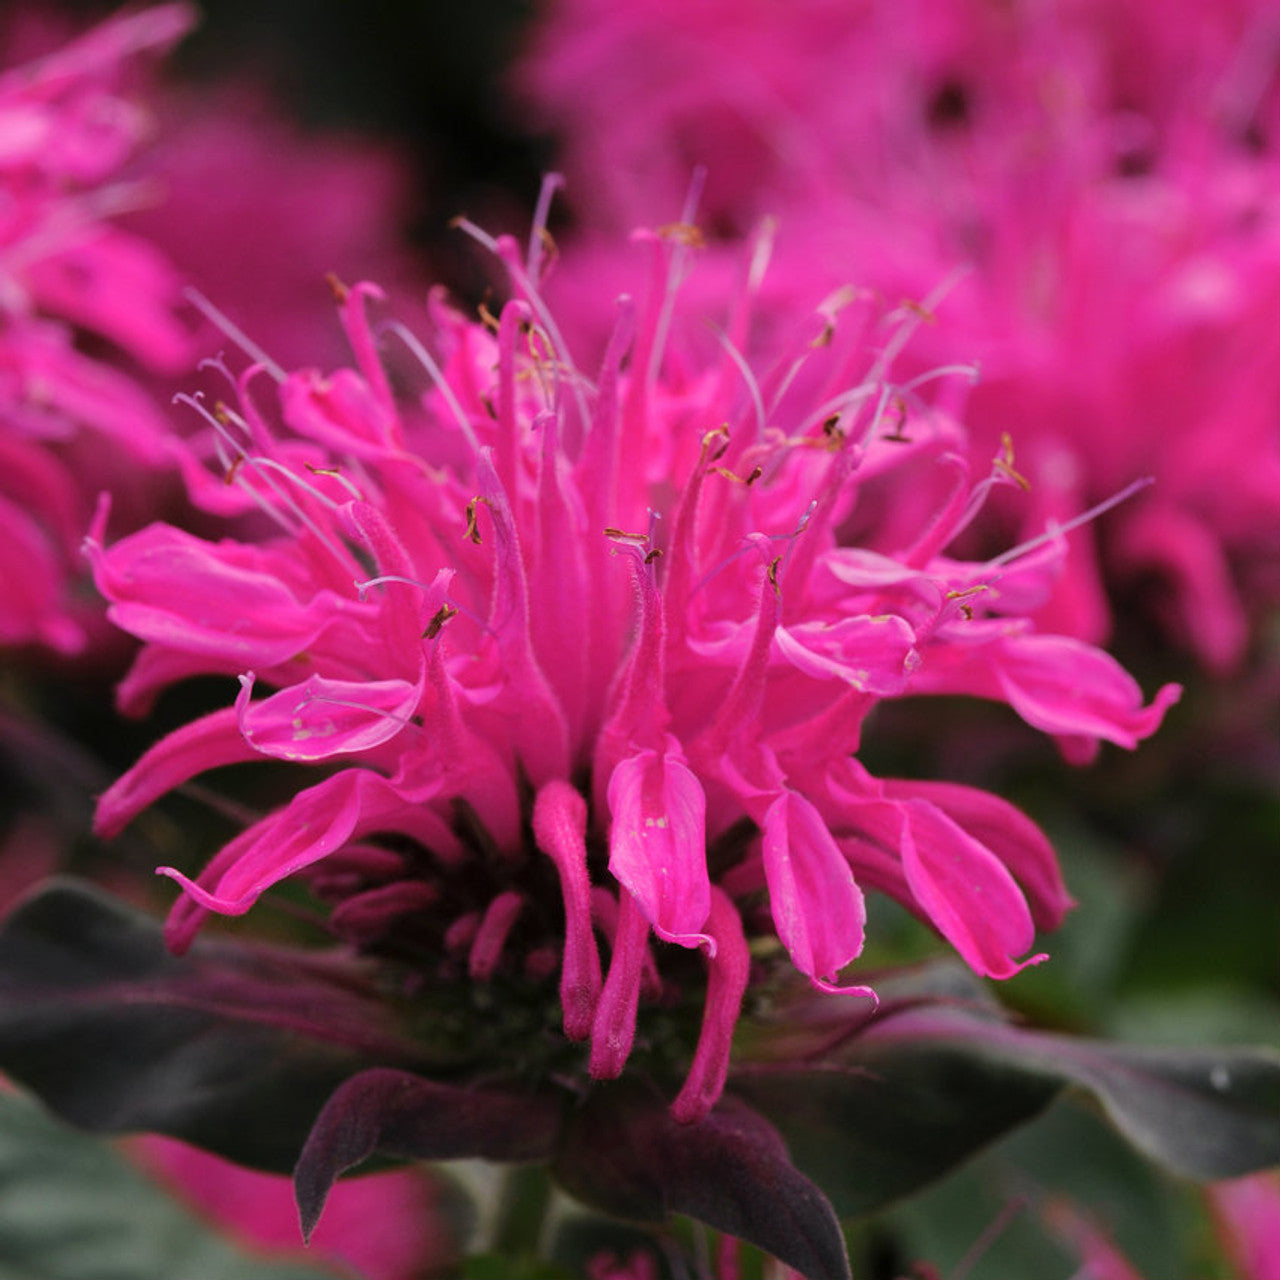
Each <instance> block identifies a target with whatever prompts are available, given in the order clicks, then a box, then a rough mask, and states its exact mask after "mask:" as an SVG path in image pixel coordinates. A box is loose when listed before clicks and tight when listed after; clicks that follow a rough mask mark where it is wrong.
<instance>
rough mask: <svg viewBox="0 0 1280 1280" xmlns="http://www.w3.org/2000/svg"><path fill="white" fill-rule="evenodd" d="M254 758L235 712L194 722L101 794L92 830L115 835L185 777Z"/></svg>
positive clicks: (232, 709) (165, 740)
mask: <svg viewBox="0 0 1280 1280" xmlns="http://www.w3.org/2000/svg"><path fill="white" fill-rule="evenodd" d="M256 754H257V752H256V751H255V750H254V749H253V747H252V746H250V745H249V744H248V743H247V742H246V741H245V740H244V737H243V735H242V734H241V733H240V726H239V723H238V715H237V712H236V708H235V707H224V708H222V709H220V710H218V711H214V712H211V713H210V714H209V715H207V716H202V717H201V718H200V719H199V720H193V721H192V722H191V723H190V724H186V725H183V726H182V728H180V729H175V730H174V731H173V733H170V734H167V735H166V736H165V737H163V738H161V739H160V741H159V742H157V743H156V744H155V746H153V747H151V748H150V749H149V750H148V751H147V752H146V753H145V754H144V755H143V756H142V757H141V758H140V759H139V760H138V762H137V764H135V765H134V766H133V768H132V769H130V770H129V772H128V773H126V774H124V775H123V776H122V777H120V778H118V779H117V780H116V781H115V782H114V783H112V785H111V786H110V787H108V788H107V790H106V791H104V792H103V793H102V795H101V797H100V798H99V800H98V807H97V811H96V812H95V814H94V819H93V829H94V831H95V832H96V833H97V834H98V835H100V836H113V835H117V834H118V833H119V832H121V831H122V830H124V828H125V827H126V826H127V825H128V824H129V823H130V822H132V821H133V819H134V818H135V817H137V815H138V814H139V813H141V812H142V810H143V809H145V808H146V807H147V806H148V805H149V804H151V803H152V802H153V801H155V800H156V799H158V798H159V797H160V796H162V795H164V794H165V793H166V792H168V791H172V790H173V788H174V787H177V786H181V784H182V783H184V782H186V781H187V780H188V779H189V778H194V777H195V776H196V774H198V773H203V772H204V771H205V770H206V769H216V768H218V767H219V766H220V765H226V764H238V763H240V762H241V761H244V760H252V759H253V758H254V756H255V755H256Z"/></svg>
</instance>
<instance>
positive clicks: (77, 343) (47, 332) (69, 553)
mask: <svg viewBox="0 0 1280 1280" xmlns="http://www.w3.org/2000/svg"><path fill="white" fill-rule="evenodd" d="M193 19H194V13H193V11H192V10H191V9H190V8H188V7H187V6H186V5H182V4H170V5H162V6H158V7H156V8H153V9H150V10H147V11H145V12H142V13H135V14H132V15H127V16H122V17H119V18H116V19H113V20H111V21H109V22H106V23H104V24H102V25H101V26H99V27H97V28H95V29H94V30H93V31H90V32H88V33H87V34H85V35H84V36H82V37H81V38H80V39H79V40H76V41H74V42H73V43H71V44H69V45H67V46H66V47H65V48H63V49H60V50H58V51H57V52H55V53H52V54H50V55H49V56H47V57H45V58H42V59H39V60H38V61H36V62H33V63H30V64H27V65H24V66H20V67H17V68H14V69H11V70H8V71H6V72H5V73H4V74H3V75H0V577H2V578H3V581H4V584H5V589H4V592H3V593H2V595H0V645H26V644H38V645H41V646H46V647H48V648H51V649H54V650H57V651H61V652H64V653H71V652H77V651H79V650H81V649H83V648H84V646H85V644H86V641H87V636H86V627H87V626H88V625H89V624H90V623H91V621H92V617H91V614H90V610H88V609H86V608H85V607H84V606H83V603H82V602H78V601H77V600H76V598H75V593H74V591H73V590H72V589H71V584H70V582H69V579H70V578H71V576H72V569H73V567H74V566H76V565H77V564H78V558H77V555H76V549H77V546H78V544H79V542H80V540H81V538H82V537H83V534H84V530H85V528H86V526H87V524H88V518H89V513H90V511H91V509H92V496H91V495H90V496H88V497H86V496H85V494H84V491H83V489H82V488H81V485H80V475H79V473H80V471H81V468H84V469H85V470H89V471H93V472H94V474H95V476H96V484H97V485H99V486H100V485H101V483H102V478H103V474H104V460H108V461H106V462H105V465H106V468H107V469H106V474H110V475H116V476H118V477H124V476H126V475H128V474H130V473H133V474H134V475H136V474H138V473H145V472H147V471H153V472H154V470H155V469H156V468H158V467H160V466H162V465H164V464H165V463H166V461H167V459H168V452H167V449H168V443H169V433H168V431H167V428H166V423H165V420H164V416H163V415H162V414H161V413H159V412H158V411H157V410H156V409H155V408H154V406H153V405H152V404H151V402H150V400H149V399H148V397H147V395H146V393H145V391H144V390H143V389H142V387H141V386H140V385H139V383H138V382H137V380H136V378H135V377H134V376H132V374H131V373H128V372H125V370H124V368H122V367H121V365H122V364H123V365H125V366H128V365H130V364H131V363H132V362H135V361H136V362H137V364H138V365H140V366H143V367H145V368H147V369H150V370H153V371H161V370H167V371H169V372H172V371H173V370H174V369H176V368H178V367H181V365H182V363H183V360H184V357H185V356H186V355H187V353H188V351H189V340H190V334H189V331H188V329H187V327H186V326H185V325H184V323H183V322H182V320H181V318H180V316H179V314H178V304H179V302H180V296H179V290H178V279H177V275H176V273H175V272H174V271H173V269H172V268H171V267H170V266H169V264H168V262H167V261H166V260H165V259H164V257H163V256H162V255H161V254H160V253H159V252H158V251H157V250H156V249H155V248H154V247H153V246H152V245H151V244H149V243H148V242H146V241H143V240H141V239H139V238H137V237H134V236H131V235H129V234H127V233H125V232H123V231H120V230H119V229H118V228H117V227H115V226H114V225H113V224H112V221H111V215H113V214H115V213H118V212H119V211H120V209H121V208H124V207H128V205H129V204H131V203H133V202H134V201H136V200H137V199H138V198H139V191H138V188H137V184H135V183H129V182H125V181H123V180H122V178H121V172H122V170H123V168H124V166H125V165H126V163H127V161H128V160H129V159H130V157H131V156H132V154H133V152H134V149H135V148H136V147H137V145H138V144H139V142H140V140H141V138H142V137H143V135H144V134H145V132H146V128H147V116H146V114H145V113H144V112H143V111H142V110H141V108H140V107H139V106H138V105H137V104H136V103H135V102H134V101H133V98H132V96H131V95H130V94H129V93H127V92H126V90H125V85H126V83H127V80H128V75H129V71H130V69H131V67H132V66H133V64H135V63H136V62H137V61H138V60H139V59H140V58H142V57H143V56H145V55H147V54H155V53H157V52H160V51H163V50H164V49H166V48H167V47H168V46H169V45H171V44H172V43H173V42H174V41H175V40H176V39H177V38H178V37H179V36H180V35H181V34H182V33H183V32H184V31H185V30H186V28H187V27H188V26H189V25H190V24H191V22H192V21H193ZM86 336H88V337H89V338H90V339H91V344H86V343H85V342H84V341H83V339H84V338H85V337H86ZM103 339H105V340H106V341H107V343H109V344H111V346H112V347H113V348H114V349H115V350H116V352H117V353H118V354H119V353H123V355H124V356H125V359H124V360H123V361H122V360H120V359H119V358H117V359H116V360H114V361H109V360H108V359H103V358H101V357H100V356H99V355H97V354H90V350H89V349H86V347H89V346H90V345H92V346H96V347H101V346H102V340H103ZM120 457H123V458H125V459H127V463H126V465H124V466H121V465H120V464H119V462H118V461H116V462H115V463H114V465H112V463H111V462H110V461H109V460H111V459H117V460H118V459H119V458H120ZM95 612H96V611H95Z"/></svg>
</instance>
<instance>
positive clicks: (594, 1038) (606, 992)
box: [590, 889, 649, 1080]
mask: <svg viewBox="0 0 1280 1280" xmlns="http://www.w3.org/2000/svg"><path fill="white" fill-rule="evenodd" d="M648 940H649V922H648V920H646V919H645V916H644V912H643V911H641V909H640V907H639V905H638V904H637V903H636V901H635V899H634V898H632V896H631V895H630V894H629V893H628V892H627V891H626V890H625V889H621V890H619V893H618V927H617V929H616V931H615V932H614V935H613V955H612V957H611V958H610V961H609V976H608V977H607V978H605V981H604V988H603V990H602V991H601V992H600V1000H599V1003H598V1004H597V1005H596V1016H595V1021H594V1022H593V1023H592V1026H591V1061H590V1068H591V1075H592V1077H593V1078H594V1079H596V1080H614V1079H616V1078H617V1077H618V1076H620V1075H621V1074H622V1069H623V1067H625V1066H626V1064H627V1058H628V1057H629V1056H630V1054H631V1045H632V1042H633V1041H634V1040H635V1035H636V1011H637V1007H638V1005H639V1003H640V979H641V976H642V974H643V973H644V968H645V959H646V956H647V954H648V945H647V944H648Z"/></svg>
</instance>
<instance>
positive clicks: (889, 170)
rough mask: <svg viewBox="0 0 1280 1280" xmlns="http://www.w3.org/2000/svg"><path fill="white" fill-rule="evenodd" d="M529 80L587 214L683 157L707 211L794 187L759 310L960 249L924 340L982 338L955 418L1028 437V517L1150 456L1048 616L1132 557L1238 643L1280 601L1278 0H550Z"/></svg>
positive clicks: (1068, 613)
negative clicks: (1278, 515) (632, 0)
mask: <svg viewBox="0 0 1280 1280" xmlns="http://www.w3.org/2000/svg"><path fill="white" fill-rule="evenodd" d="M730 10H732V12H730ZM518 81H519V84H520V87H521V91H522V93H523V95H524V96H525V98H526V100H528V101H529V102H530V103H531V105H532V107H533V109H534V110H535V111H539V112H540V113H541V115H542V118H543V120H544V121H545V122H546V123H547V124H548V125H550V126H552V127H554V128H556V129H557V130H558V131H559V132H560V134H561V136H562V139H563V144H564V148H563V149H564V164H565V167H566V168H567V170H568V171H569V174H570V177H571V188H572V189H573V190H574V191H579V192H585V191H590V192H591V200H590V201H589V202H584V204H583V206H582V208H580V209H579V210H578V211H577V212H578V220H579V223H580V224H582V225H584V226H585V228H586V230H587V233H588V235H589V233H590V232H591V231H592V230H593V229H594V230H598V229H600V228H602V227H603V228H606V229H608V230H611V231H616V230H617V229H618V228H619V226H623V227H625V226H628V225H630V224H632V223H634V222H636V221H642V220H644V219H647V218H650V217H653V216H654V213H655V209H661V208H669V207H674V203H675V202H676V201H677V200H678V199H679V198H680V193H681V192H682V191H683V189H684V186H685V184H686V183H687V182H688V173H689V170H690V167H691V166H693V165H697V164H705V165H707V166H708V170H709V177H708V184H707V193H706V198H705V203H704V208H706V210H707V223H708V225H709V226H710V227H712V228H715V229H716V231H717V233H718V235H719V236H720V237H721V238H722V239H724V240H726V241H729V242H733V241H736V240H739V239H741V238H742V237H744V236H747V235H749V234H751V233H752V230H753V228H754V227H755V226H756V225H757V223H758V222H759V220H760V219H762V218H769V217H776V218H778V219H779V220H780V222H781V225H782V232H781V234H780V235H779V238H778V246H777V254H776V261H777V264H778V266H777V270H775V272H774V273H773V281H774V285H773V286H772V289H773V293H772V295H771V297H770V299H769V306H770V309H771V310H773V311H774V312H777V311H778V310H779V309H782V310H791V311H792V312H793V314H794V307H795V301H796V299H797V298H798V297H801V296H803V295H804V292H805V289H803V288H801V289H798V288H796V285H797V282H799V283H801V284H803V285H804V286H806V287H807V289H808V290H809V291H810V292H812V291H813V290H815V289H818V290H822V289H828V288H831V287H832V286H833V285H834V284H836V283H839V282H840V281H841V280H842V279H844V278H847V277H853V278H856V279H857V280H858V281H859V283H861V284H863V285H867V286H872V287H877V288H880V289H882V290H883V291H884V292H885V294H886V296H889V297H900V296H902V295H903V294H904V293H905V294H906V295H908V296H913V297H921V296H923V295H924V293H925V292H927V291H928V290H930V289H932V288H933V287H934V285H935V284H936V283H937V282H939V281H941V280H943V279H944V278H946V277H947V276H948V275H949V274H950V273H952V272H954V271H955V270H956V268H957V267H967V268H971V269H970V270H969V273H968V275H967V276H965V278H964V279H963V280H962V281H961V282H960V283H959V284H958V285H957V287H956V288H955V290H954V291H953V292H952V294H951V295H950V296H949V298H948V300H947V304H946V308H945V318H946V321H947V323H946V324H945V325H942V326H939V327H938V329H937V330H936V332H935V333H933V334H929V335H925V338H926V340H925V342H923V343H921V344H919V346H918V348H917V350H918V352H919V353H920V355H921V356H922V357H923V359H924V361H925V363H926V365H927V364H930V363H943V362H945V361H947V360H951V359H963V360H978V361H980V362H981V364H982V369H983V378H982V380H981V382H980V383H979V384H978V385H977V387H976V388H975V390H974V393H973V397H972V400H971V402H970V405H969V409H968V411H967V413H966V421H967V422H969V423H970V424H971V426H972V429H973V431H974V433H975V436H974V438H975V443H976V444H977V445H978V446H979V447H980V448H987V449H989V450H994V448H995V446H996V443H997V442H998V441H999V439H1000V437H1001V436H1002V435H1003V434H1005V433H1010V434H1013V435H1014V436H1015V438H1016V439H1017V440H1018V443H1019V457H1020V459H1021V462H1022V465H1023V468H1024V470H1025V472H1026V474H1027V475H1028V476H1029V477H1030V478H1031V479H1033V481H1035V484H1034V487H1033V495H1032V498H1031V500H1030V501H1029V502H1028V503H1026V504H1024V505H1023V507H1022V509H1021V510H1022V515H1023V517H1024V518H1025V519H1026V521H1027V522H1028V525H1027V526H1026V527H1029V528H1032V529H1034V528H1038V527H1042V525H1043V522H1044V521H1045V520H1046V519H1058V520H1061V519H1063V518H1065V517H1066V516H1068V515H1069V514H1071V513H1072V512H1073V511H1076V510H1079V509H1080V508H1081V507H1083V506H1087V505H1089V504H1090V503H1093V502H1097V501H1100V500H1102V499H1103V498H1105V497H1106V496H1108V495H1109V494H1111V493H1113V492H1114V491H1115V490H1116V489H1118V488H1120V487H1121V486H1123V485H1124V484H1125V483H1127V481H1128V480H1129V479H1130V478H1131V477H1132V475H1133V474H1135V472H1145V473H1149V474H1152V475H1154V476H1155V477H1156V479H1157V483H1156V484H1155V485H1153V486H1152V487H1151V489H1150V490H1149V491H1147V492H1146V493H1145V494H1143V495H1142V496H1141V497H1140V498H1138V499H1136V500H1135V501H1134V502H1132V503H1130V504H1126V505H1125V507H1124V508H1123V509H1122V510H1121V511H1120V512H1119V513H1118V514H1116V515H1115V516H1113V517H1111V519H1110V520H1109V521H1108V522H1107V523H1106V524H1104V525H1102V526H1099V528H1100V529H1105V532H1106V537H1105V541H1104V542H1100V543H1098V544H1094V543H1093V542H1092V540H1091V539H1090V538H1089V535H1087V534H1085V535H1081V539H1080V541H1081V544H1082V545H1081V547H1080V549H1079V550H1080V554H1077V555H1076V556H1074V557H1073V559H1072V563H1071V564H1070V565H1069V566H1068V567H1067V569H1066V571H1065V573H1064V575H1063V578H1062V581H1061V583H1060V585H1059V588H1058V591H1057V592H1056V594H1055V598H1054V600H1053V601H1052V602H1051V603H1050V605H1049V607H1048V609H1047V610H1046V612H1045V613H1044V614H1043V615H1042V618H1041V621H1042V622H1044V624H1045V625H1046V626H1048V627H1050V628H1051V629H1053V630H1060V631H1063V632H1066V633H1068V634H1072V635H1076V636H1078V637H1080V638H1082V639H1086V640H1089V641H1091V642H1095V643H1096V642H1100V641H1101V640H1103V639H1104V638H1105V637H1106V634H1107V632H1108V630H1109V628H1110V626H1111V619H1112V613H1113V605H1114V601H1115V599H1116V598H1117V596H1118V595H1120V594H1121V593H1123V592H1126V591H1129V590H1132V589H1133V588H1134V586H1135V584H1137V583H1142V584H1143V585H1144V586H1145V588H1146V589H1147V590H1146V595H1147V598H1148V601H1150V600H1151V599H1152V598H1153V596H1154V597H1155V598H1156V599H1157V600H1158V603H1157V605H1156V608H1155V610H1154V612H1156V613H1158V614H1160V615H1161V616H1162V620H1163V622H1164V623H1165V624H1166V625H1167V627H1168V630H1169V632H1170V634H1172V635H1174V636H1176V637H1177V638H1178V641H1179V643H1180V644H1181V645H1184V646H1186V647H1188V648H1190V649H1191V650H1193V651H1194V652H1195V654H1196V655H1197V656H1198V657H1199V658H1200V660H1201V661H1202V662H1203V663H1204V664H1205V665H1206V666H1207V667H1208V668H1210V669H1211V670H1214V671H1217V672H1225V671H1229V670H1232V669H1234V668H1236V667H1238V666H1239V665H1240V663H1241V662H1242V660H1243V659H1244V657H1245V655H1246V653H1247V651H1248V649H1249V645H1250V642H1251V638H1252V637H1253V636H1255V635H1256V631H1257V626H1256V624H1257V622H1258V620H1259V619H1260V618H1261V617H1262V616H1263V615H1264V614H1266V613H1269V612H1274V610H1275V608H1276V607H1277V605H1280V539H1278V538H1277V535H1276V522H1275V519H1274V510H1275V501H1276V495H1277V494H1278V493H1280V442H1278V440H1277V433H1276V430H1275V422H1276V415H1275V406H1276V403H1277V402H1278V401H1280V334H1278V331H1277V326H1276V325H1275V323H1274V317H1275V315H1276V314H1277V309H1278V308H1280V200H1278V197H1277V192H1278V191H1280V185H1277V180H1276V172H1277V170H1276V163H1277V151H1276V145H1275V139H1276V137H1277V133H1278V131H1280V25H1278V24H1277V21H1276V18H1275V14H1274V12H1273V11H1272V8H1271V6H1268V5H1265V4H1261V3H1257V2H1256V0H1242V3H1239V4H1233V5H1226V6H1221V7H1219V6H1215V7H1214V8H1213V10H1212V11H1209V10H1206V9H1205V7H1204V6H1202V5H1198V4H1189V5H1179V6H1178V7H1177V13H1176V16H1174V15H1173V14H1171V12H1170V11H1169V9H1168V7H1167V6H1155V5H1150V4H1134V5H1126V6H1124V7H1123V8H1118V7H1117V6H1115V5H1110V4H1106V3H1094V2H1093V0H1084V2H1082V3H1073V4H1065V5H1021V4H1011V5H1006V6H992V5H989V4H985V3H980V2H975V3H960V4H953V3H950V2H949V0H924V2H923V3H920V4H915V5H913V6H912V18H911V21H910V22H909V23H904V22H903V21H902V15H901V12H900V9H899V7H898V6H896V5H894V4H882V3H868V4H864V5H856V6H850V5H847V4H841V3H831V0H806V2H804V3H800V4H796V5H786V6H778V5H775V4H769V3H752V4H747V5H726V4H724V3H723V0H701V2H698V3H690V4H679V5H675V4H672V5H668V4H656V5H655V4H625V3H624V4H612V3H600V0H562V3H560V4H558V5H556V6H554V7H553V8H552V9H551V10H550V14H549V17H548V19H547V20H546V22H545V23H544V26H543V28H542V30H541V32H540V33H539V34H536V36H535V39H534V42H533V46H532V48H531V51H530V53H529V55H528V56H527V58H526V59H525V62H524V64H523V66H522V67H521V68H520V69H519V75H518ZM587 102H589V103H591V106H590V107H586V106H584V103H587ZM588 175H589V176H588ZM579 234H582V233H581V232H580V233H579ZM606 257H607V255H606V253H605V252H604V251H603V250H601V249H599V248H598V247H597V248H596V250H595V252H594V260H593V261H592V262H591V263H590V265H589V267H586V268H583V273H584V274H585V275H586V276H587V277H588V278H589V279H592V280H595V279H599V278H600V276H601V273H602V271H603V270H607V268H606V267H602V263H601V260H602V259H604V258H606ZM570 274H571V273H570ZM566 292H567V295H568V296H569V297H572V296H573V293H574V290H573V289H572V287H571V286H569V287H567V289H566ZM1010 527H1011V528H1016V526H1013V525H1010ZM1153 581H1154V582H1155V583H1157V584H1159V590H1158V591H1157V592H1155V593H1153V592H1152V591H1151V590H1150V587H1151V584H1152V582H1153ZM1104 582H1105V584H1106V585H1105V587H1104V585H1103V584H1104Z"/></svg>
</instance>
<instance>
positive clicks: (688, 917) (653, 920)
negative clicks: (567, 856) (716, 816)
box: [608, 751, 714, 947]
mask: <svg viewBox="0 0 1280 1280" xmlns="http://www.w3.org/2000/svg"><path fill="white" fill-rule="evenodd" d="M608 795H609V811H610V813H611V815H612V822H611V825H610V829H609V870H610V872H612V874H613V875H614V877H615V878H616V879H617V880H618V882H619V883H620V884H622V885H624V886H625V887H626V888H627V890H629V892H630V893H631V894H632V895H633V896H634V897H635V899H636V902H637V903H638V904H639V906H640V909H641V911H643V912H644V915H645V918H646V919H647V920H648V921H649V923H650V924H652V925H653V930H654V932H655V933H656V934H657V935H658V936H659V937H660V938H665V939H666V940H667V941H668V942H678V943H679V944H680V945H681V946H686V947H695V946H699V945H701V944H703V943H710V944H711V945H712V946H714V943H711V940H710V939H709V938H708V936H707V935H706V934H705V933H703V932H702V929H703V926H704V925H705V924H706V922H707V915H708V913H709V912H710V910H711V881H710V878H709V877H708V874H707V830H706V808H707V801H706V796H705V795H704V793H703V790H702V784H701V783H700V782H699V781H698V779H697V777H696V776H695V775H694V773H693V771H692V770H691V769H690V768H689V766H688V765H687V764H685V763H684V762H683V760H681V759H679V758H678V757H677V756H675V755H674V754H672V753H671V752H670V751H666V752H662V753H659V752H657V751H640V752H637V753H636V754H635V755H632V756H628V757H627V758H626V759H625V760H623V761H622V762H621V763H620V764H618V765H617V766H616V767H615V768H614V770H613V773H612V775H611V776H610V778H609V790H608Z"/></svg>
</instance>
